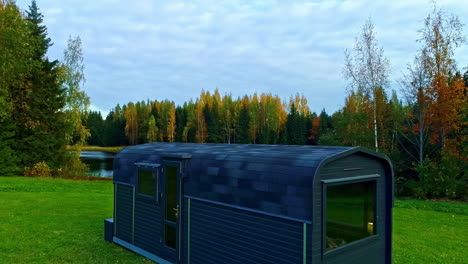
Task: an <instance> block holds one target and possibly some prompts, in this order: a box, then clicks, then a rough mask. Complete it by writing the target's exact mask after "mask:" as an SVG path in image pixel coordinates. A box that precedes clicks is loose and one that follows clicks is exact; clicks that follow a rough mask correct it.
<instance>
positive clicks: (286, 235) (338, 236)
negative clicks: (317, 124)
mask: <svg viewBox="0 0 468 264" xmlns="http://www.w3.org/2000/svg"><path fill="white" fill-rule="evenodd" d="M113 181H114V197H115V200H114V215H113V218H112V219H107V220H105V239H106V240H107V241H110V242H113V243H115V244H118V245H120V246H122V247H124V248H127V249H129V250H131V251H134V252H136V253H138V254H141V255H143V256H145V257H146V258H148V259H151V260H153V261H155V262H157V263H160V264H169V263H178V264H202V263H203V264H206V263H211V264H220V263H228V264H249V263H261V264H265V263H272V264H273V263H274V264H277V263H288V264H290V263H297V264H312V263H313V264H319V263H327V264H328V263H347V264H353V263H359V264H363V263H372V264H375V263H385V264H390V263H391V247H392V240H391V235H392V207H393V171H392V165H391V163H390V161H389V159H388V158H387V157H386V156H384V155H382V154H380V153H377V152H374V151H370V150H367V149H365V148H361V147H326V146H286V145H242V144H229V145H228V144H195V143H150V144H144V145H137V146H132V147H128V148H125V149H123V150H122V151H120V152H119V153H118V154H117V155H116V157H115V159H114V179H113Z"/></svg>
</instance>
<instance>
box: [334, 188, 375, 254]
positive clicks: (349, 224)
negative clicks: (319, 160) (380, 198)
mask: <svg viewBox="0 0 468 264" xmlns="http://www.w3.org/2000/svg"><path fill="white" fill-rule="evenodd" d="M326 204H327V205H326V206H327V208H326V211H327V212H326V217H327V219H326V221H327V226H326V232H327V234H326V244H327V248H326V250H327V251H328V250H332V249H334V248H337V247H340V246H343V245H346V244H348V243H350V242H353V241H356V240H359V239H363V238H366V237H369V236H372V235H374V234H375V226H374V225H375V213H374V212H375V181H366V182H359V183H351V184H341V185H332V186H327V201H326Z"/></svg>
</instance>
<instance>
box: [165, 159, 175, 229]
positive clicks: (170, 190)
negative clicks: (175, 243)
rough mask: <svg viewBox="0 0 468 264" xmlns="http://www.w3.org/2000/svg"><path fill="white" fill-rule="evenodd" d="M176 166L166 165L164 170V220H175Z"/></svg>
mask: <svg viewBox="0 0 468 264" xmlns="http://www.w3.org/2000/svg"><path fill="white" fill-rule="evenodd" d="M177 211H178V208H177V168H175V167H167V170H166V220H167V221H171V222H176V221H177V214H178V212H177Z"/></svg>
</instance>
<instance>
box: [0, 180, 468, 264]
mask: <svg viewBox="0 0 468 264" xmlns="http://www.w3.org/2000/svg"><path fill="white" fill-rule="evenodd" d="M112 194H113V193H112V183H111V182H107V181H73V180H63V179H50V178H26V177H14V178H9V177H0V263H153V262H150V261H148V260H146V259H145V258H143V257H140V256H138V255H136V254H134V253H132V252H130V251H128V250H126V249H123V248H121V247H119V246H116V245H114V244H111V243H107V242H105V241H104V239H103V220H104V219H106V218H110V217H111V216H112V206H113V200H112ZM467 210H468V204H466V203H458V202H434V201H415V200H398V201H396V203H395V209H394V239H393V241H394V250H393V256H394V263H401V264H412V263H415V264H419V263H421V264H423V263H424V264H425V263H444V264H446V263H448V264H450V263H456V264H457V263H466V262H465V260H466V256H467V255H466V253H465V252H466V251H465V249H466V246H467V245H468V240H467V239H468V237H467V235H466V234H468V211H467Z"/></svg>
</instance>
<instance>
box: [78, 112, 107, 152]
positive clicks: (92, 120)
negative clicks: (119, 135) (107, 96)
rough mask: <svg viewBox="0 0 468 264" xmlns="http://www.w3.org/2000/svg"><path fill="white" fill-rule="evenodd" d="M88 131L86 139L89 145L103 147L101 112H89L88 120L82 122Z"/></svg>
mask: <svg viewBox="0 0 468 264" xmlns="http://www.w3.org/2000/svg"><path fill="white" fill-rule="evenodd" d="M83 123H84V125H85V126H86V127H87V128H88V129H89V132H90V134H91V135H90V136H89V137H88V138H87V139H86V142H87V143H88V144H89V145H94V146H103V145H104V138H103V137H104V135H103V134H104V120H103V119H102V115H101V112H98V111H90V112H89V113H88V118H87V119H86V120H85V121H84V122H83Z"/></svg>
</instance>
